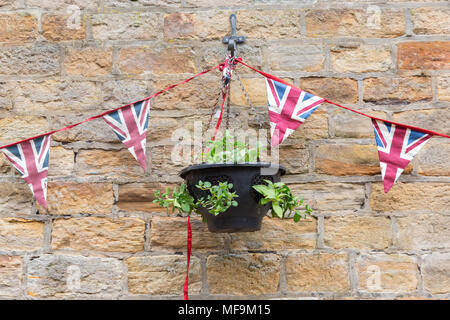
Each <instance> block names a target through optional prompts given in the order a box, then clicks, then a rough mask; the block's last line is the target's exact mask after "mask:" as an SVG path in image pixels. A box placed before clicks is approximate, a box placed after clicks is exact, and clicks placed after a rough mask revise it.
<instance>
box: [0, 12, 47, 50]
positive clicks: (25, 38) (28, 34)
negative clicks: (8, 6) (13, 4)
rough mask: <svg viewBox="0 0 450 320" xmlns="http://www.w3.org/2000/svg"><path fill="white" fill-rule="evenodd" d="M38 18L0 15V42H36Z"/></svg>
mask: <svg viewBox="0 0 450 320" xmlns="http://www.w3.org/2000/svg"><path fill="white" fill-rule="evenodd" d="M37 34H38V30H37V18H36V17H34V16H33V15H30V14H0V42H10V43H23V42H30V41H35V40H36V37H37Z"/></svg>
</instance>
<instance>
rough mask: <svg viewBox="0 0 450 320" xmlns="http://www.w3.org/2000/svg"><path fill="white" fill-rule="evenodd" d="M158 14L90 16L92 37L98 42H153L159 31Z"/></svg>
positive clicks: (122, 13)
mask: <svg viewBox="0 0 450 320" xmlns="http://www.w3.org/2000/svg"><path fill="white" fill-rule="evenodd" d="M160 20H161V18H160V14H159V13H153V12H129V13H125V12H121V13H106V14H94V15H92V16H91V24H92V36H93V38H94V39H98V40H155V39H157V38H158V34H159V33H160V32H161V31H160V25H161V22H162V21H160Z"/></svg>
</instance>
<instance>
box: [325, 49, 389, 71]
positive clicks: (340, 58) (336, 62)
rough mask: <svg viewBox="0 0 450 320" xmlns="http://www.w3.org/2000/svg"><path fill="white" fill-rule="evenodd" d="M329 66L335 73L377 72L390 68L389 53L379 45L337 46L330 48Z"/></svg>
mask: <svg viewBox="0 0 450 320" xmlns="http://www.w3.org/2000/svg"><path fill="white" fill-rule="evenodd" d="M331 65H332V68H333V70H334V71H336V72H355V73H363V72H377V71H388V70H390V69H391V68H392V58H391V51H390V49H389V48H388V47H386V46H379V45H362V44H361V45H351V44H348V45H337V46H334V47H332V48H331Z"/></svg>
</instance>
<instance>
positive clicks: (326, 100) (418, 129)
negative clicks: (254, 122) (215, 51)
mask: <svg viewBox="0 0 450 320" xmlns="http://www.w3.org/2000/svg"><path fill="white" fill-rule="evenodd" d="M235 61H236V62H239V63H240V64H243V65H244V66H246V67H247V68H250V69H252V70H254V71H256V72H258V73H259V74H261V75H263V76H264V77H266V78H269V79H272V80H275V81H278V82H281V83H284V84H285V85H288V86H290V87H293V88H296V87H294V86H293V85H291V84H289V83H287V82H286V81H284V80H282V79H280V78H277V77H275V76H274V75H271V74H269V73H266V72H264V71H261V70H258V69H256V68H253V67H251V66H249V65H248V64H246V63H245V62H243V61H242V58H237V59H235ZM296 89H299V90H301V89H300V88H296ZM325 102H327V103H330V104H333V105H335V106H337V107H340V108H343V109H346V110H349V111H352V112H355V113H358V114H360V115H362V116H365V117H368V118H371V119H375V120H379V121H384V122H388V123H392V124H395V125H397V126H403V127H406V128H408V129H411V130H416V131H421V132H424V133H428V134H432V135H436V136H441V137H444V138H450V136H448V135H446V134H443V133H439V132H435V131H431V130H427V129H423V128H419V127H414V126H410V125H407V124H403V123H399V122H394V121H390V120H385V119H381V118H377V117H374V116H371V115H368V114H365V113H363V112H361V111H357V110H354V109H352V108H349V107H344V106H342V105H340V104H339V103H336V102H333V101H330V100H328V99H325Z"/></svg>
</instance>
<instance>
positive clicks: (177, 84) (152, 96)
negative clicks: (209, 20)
mask: <svg viewBox="0 0 450 320" xmlns="http://www.w3.org/2000/svg"><path fill="white" fill-rule="evenodd" d="M220 68H223V63H221V64H219V65H217V66H215V67H214V68H211V69H208V70H204V71H202V72H200V73H197V74H196V75H194V76H192V77H190V78H188V79H186V80H183V81H181V82H178V83H175V84H172V85H170V86H168V87H167V88H165V89H162V90H160V91H158V92H155V93H154V94H152V95H151V96H149V97H147V98H144V99H141V100H138V101H135V102H132V103H129V104H127V105H125V106H121V107H118V108H115V109H112V110H108V111H105V112H103V113H101V114H98V115H96V116H93V117H90V118H88V119H85V120H83V121H80V122H78V123H74V124H71V125H69V126H67V127H65V128H62V129H57V130H53V131H50V132H47V133H43V134H40V135H37V136H34V137H31V138H27V139H24V140H21V141H18V142H14V143H10V144H7V145H4V146H1V147H0V149H4V148H8V147H11V146H13V145H16V144H19V143H22V142H25V141H30V140H34V139H37V138H41V137H44V136H48V135H51V134H54V133H56V132H60V131H66V130H69V129H72V128H74V127H76V126H79V125H80V124H83V123H85V122H88V121H92V120H95V119H98V118H101V117H103V116H105V115H107V114H109V113H111V112H114V111H117V110H120V109H123V108H126V107H129V106H131V105H133V104H135V103H139V102H142V101H146V100H150V99H152V98H154V97H156V96H158V95H160V94H161V93H164V92H166V91H169V90H171V89H173V88H175V87H177V86H179V85H182V84H185V83H188V82H189V81H191V80H193V79H195V78H197V77H199V76H201V75H204V74H205V73H208V72H210V71H212V70H214V69H220Z"/></svg>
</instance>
